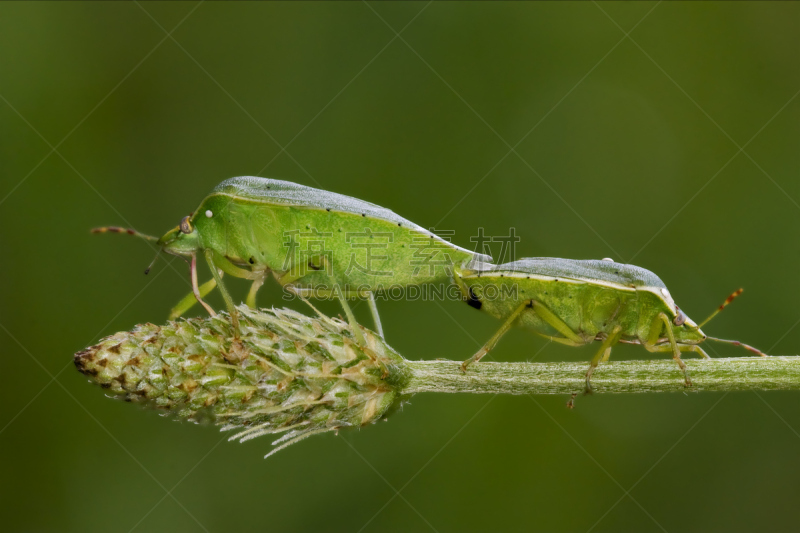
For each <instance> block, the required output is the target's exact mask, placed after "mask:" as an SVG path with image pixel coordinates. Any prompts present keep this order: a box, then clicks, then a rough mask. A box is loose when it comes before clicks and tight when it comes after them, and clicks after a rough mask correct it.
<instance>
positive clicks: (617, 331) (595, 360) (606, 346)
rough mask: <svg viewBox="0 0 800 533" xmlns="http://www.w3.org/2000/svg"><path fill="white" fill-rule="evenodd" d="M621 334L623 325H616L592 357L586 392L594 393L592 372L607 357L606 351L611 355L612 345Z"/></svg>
mask: <svg viewBox="0 0 800 533" xmlns="http://www.w3.org/2000/svg"><path fill="white" fill-rule="evenodd" d="M621 335H622V326H619V325H616V326H614V329H612V330H611V333H609V334H608V337H606V338H605V340H604V341H603V344H601V345H600V349H599V350H598V351H597V353H596V354H595V356H594V357H592V360H591V362H590V363H589V370H587V371H586V389H585V391H584V394H591V393H592V384H591V378H592V373H594V369H595V368H597V365H598V364H599V363H600V360H601V359H602V358H603V357H605V355H606V353H608V355H609V356H610V355H611V347H612V346H614V345H615V344H616V343H617V341H619V338H620V336H621Z"/></svg>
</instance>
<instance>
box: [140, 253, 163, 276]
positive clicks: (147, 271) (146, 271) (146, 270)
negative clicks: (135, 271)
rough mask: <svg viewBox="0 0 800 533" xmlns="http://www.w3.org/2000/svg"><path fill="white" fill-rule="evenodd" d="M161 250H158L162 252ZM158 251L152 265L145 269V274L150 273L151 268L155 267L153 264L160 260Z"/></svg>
mask: <svg viewBox="0 0 800 533" xmlns="http://www.w3.org/2000/svg"><path fill="white" fill-rule="evenodd" d="M160 251H161V250H159V251H158V252H160ZM158 252H156V256H155V257H154V258H153V261H152V262H151V263H150V265H149V266H148V267H147V268H145V269H144V275H145V276H146V275H148V274H149V273H150V269H151V268H153V265H155V264H156V261H158Z"/></svg>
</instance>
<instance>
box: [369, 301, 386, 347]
mask: <svg viewBox="0 0 800 533" xmlns="http://www.w3.org/2000/svg"><path fill="white" fill-rule="evenodd" d="M367 303H368V304H369V310H370V312H371V313H372V320H373V321H374V322H375V330H376V331H377V332H378V335H380V336H381V338H385V337H384V336H383V326H382V325H381V317H380V315H378V306H377V304H376V303H375V293H373V292H370V293H369V296H367Z"/></svg>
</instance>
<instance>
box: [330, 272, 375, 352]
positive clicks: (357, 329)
mask: <svg viewBox="0 0 800 533" xmlns="http://www.w3.org/2000/svg"><path fill="white" fill-rule="evenodd" d="M334 292H335V294H336V297H337V298H339V302H341V304H342V309H344V314H345V315H346V316H347V321H348V322H349V323H350V329H352V330H353V335H354V336H355V338H356V342H358V345H359V346H365V347H366V345H367V341H366V340H364V334H363V333H361V326H359V325H358V322H357V321H356V316H355V315H354V314H353V310H352V309H350V304H348V303H347V298H345V296H344V294H343V293H342V288H341V287H340V286H339V284H338V283H337V284H336V285H335V289H334Z"/></svg>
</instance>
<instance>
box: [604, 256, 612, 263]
mask: <svg viewBox="0 0 800 533" xmlns="http://www.w3.org/2000/svg"><path fill="white" fill-rule="evenodd" d="M603 261H611V262H612V263H613V262H614V260H613V259H611V258H610V257H604V258H603Z"/></svg>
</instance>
